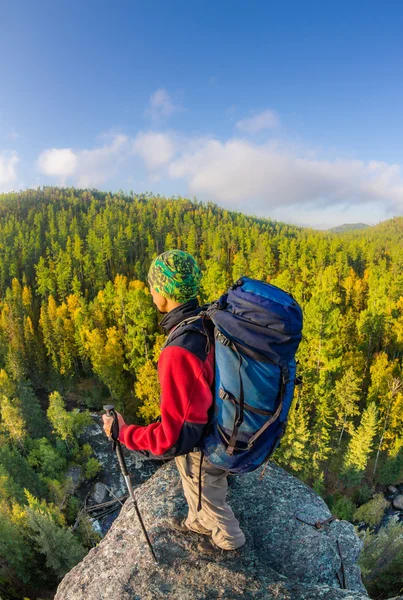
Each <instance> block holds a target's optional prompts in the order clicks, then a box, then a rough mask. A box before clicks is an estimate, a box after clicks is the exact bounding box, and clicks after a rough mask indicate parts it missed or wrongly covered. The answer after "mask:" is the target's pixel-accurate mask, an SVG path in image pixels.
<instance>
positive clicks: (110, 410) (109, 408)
mask: <svg viewBox="0 0 403 600" xmlns="http://www.w3.org/2000/svg"><path fill="white" fill-rule="evenodd" d="M104 410H106V414H107V415H108V417H113V423H112V427H111V435H110V436H109V437H108V439H109V440H111V441H112V447H113V450H116V454H117V455H118V460H119V464H120V468H121V471H122V475H123V477H124V478H125V481H126V485H127V489H128V490H129V496H130V498H131V499H132V500H133V504H134V509H135V511H136V514H137V517H138V520H139V522H140V525H141V529H142V530H143V533H144V537H145V538H146V540H147V544H148V547H149V549H150V552H151V554H152V557H153V559H154V562H155V563H156V564H158V560H157V557H156V556H155V552H154V549H153V547H152V545H151V542H150V538H149V537H148V533H147V530H146V528H145V526H144V522H143V519H142V517H141V514H140V511H139V507H138V506H137V502H136V498H135V497H134V492H133V488H132V482H131V481H130V475H129V471H128V470H127V466H126V461H125V457H124V456H123V452H122V446H121V445H120V442H119V440H118V435H119V421H118V417H117V414H116V410H115V407H114V406H113V404H107V405H106V406H104Z"/></svg>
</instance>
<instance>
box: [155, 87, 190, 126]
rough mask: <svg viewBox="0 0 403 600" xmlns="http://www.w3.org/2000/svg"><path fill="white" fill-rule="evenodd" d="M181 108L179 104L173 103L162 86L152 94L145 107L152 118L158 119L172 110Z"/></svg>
mask: <svg viewBox="0 0 403 600" xmlns="http://www.w3.org/2000/svg"><path fill="white" fill-rule="evenodd" d="M181 110H183V109H182V107H181V106H180V105H179V104H175V103H174V102H173V100H172V98H171V96H170V95H169V94H168V92H167V90H165V89H164V88H159V89H158V90H156V91H155V92H154V94H152V96H151V98H150V103H149V106H148V108H147V111H146V112H147V114H149V115H150V116H151V117H152V118H153V119H155V120H158V119H160V118H161V117H169V116H170V115H172V114H173V113H174V112H178V111H181Z"/></svg>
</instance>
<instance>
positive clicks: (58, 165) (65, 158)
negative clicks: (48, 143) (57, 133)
mask: <svg viewBox="0 0 403 600" xmlns="http://www.w3.org/2000/svg"><path fill="white" fill-rule="evenodd" d="M77 162H78V161H77V155H76V154H75V153H74V152H73V150H72V149H71V148H50V149H49V150H45V151H44V152H42V153H41V154H40V155H39V158H38V162H37V164H38V167H39V170H40V171H42V173H44V174H45V175H49V176H50V177H59V178H60V179H61V180H63V181H64V180H65V179H66V178H67V177H70V176H71V175H73V174H74V173H75V171H76V169H77Z"/></svg>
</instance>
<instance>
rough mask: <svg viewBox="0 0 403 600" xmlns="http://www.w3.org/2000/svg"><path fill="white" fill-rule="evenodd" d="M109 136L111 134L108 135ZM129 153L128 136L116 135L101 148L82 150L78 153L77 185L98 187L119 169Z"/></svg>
mask: <svg viewBox="0 0 403 600" xmlns="http://www.w3.org/2000/svg"><path fill="white" fill-rule="evenodd" d="M107 137H109V136H107ZM127 154H128V138H127V137H126V136H125V135H121V134H120V135H114V136H112V139H111V141H110V142H109V143H107V144H105V145H104V146H102V147H101V148H93V149H91V150H81V152H79V153H78V169H77V185H78V186H79V187H96V186H99V185H102V184H104V183H106V182H107V181H108V180H109V179H111V178H112V177H113V176H114V175H116V173H118V171H119V167H120V165H121V164H122V163H123V162H124V160H125V158H126V157H127Z"/></svg>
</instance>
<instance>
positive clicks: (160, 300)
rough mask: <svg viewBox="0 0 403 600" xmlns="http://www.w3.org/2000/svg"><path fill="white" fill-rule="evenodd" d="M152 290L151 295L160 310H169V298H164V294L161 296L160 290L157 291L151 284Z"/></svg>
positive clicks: (162, 311) (163, 311) (164, 311)
mask: <svg viewBox="0 0 403 600" xmlns="http://www.w3.org/2000/svg"><path fill="white" fill-rule="evenodd" d="M150 292H151V296H152V297H153V302H154V304H155V306H156V307H157V308H158V310H159V311H160V312H161V313H166V312H168V306H167V305H168V302H167V299H166V298H164V296H161V294H160V293H159V292H157V291H156V290H155V289H154V288H152V287H151V286H150Z"/></svg>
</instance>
